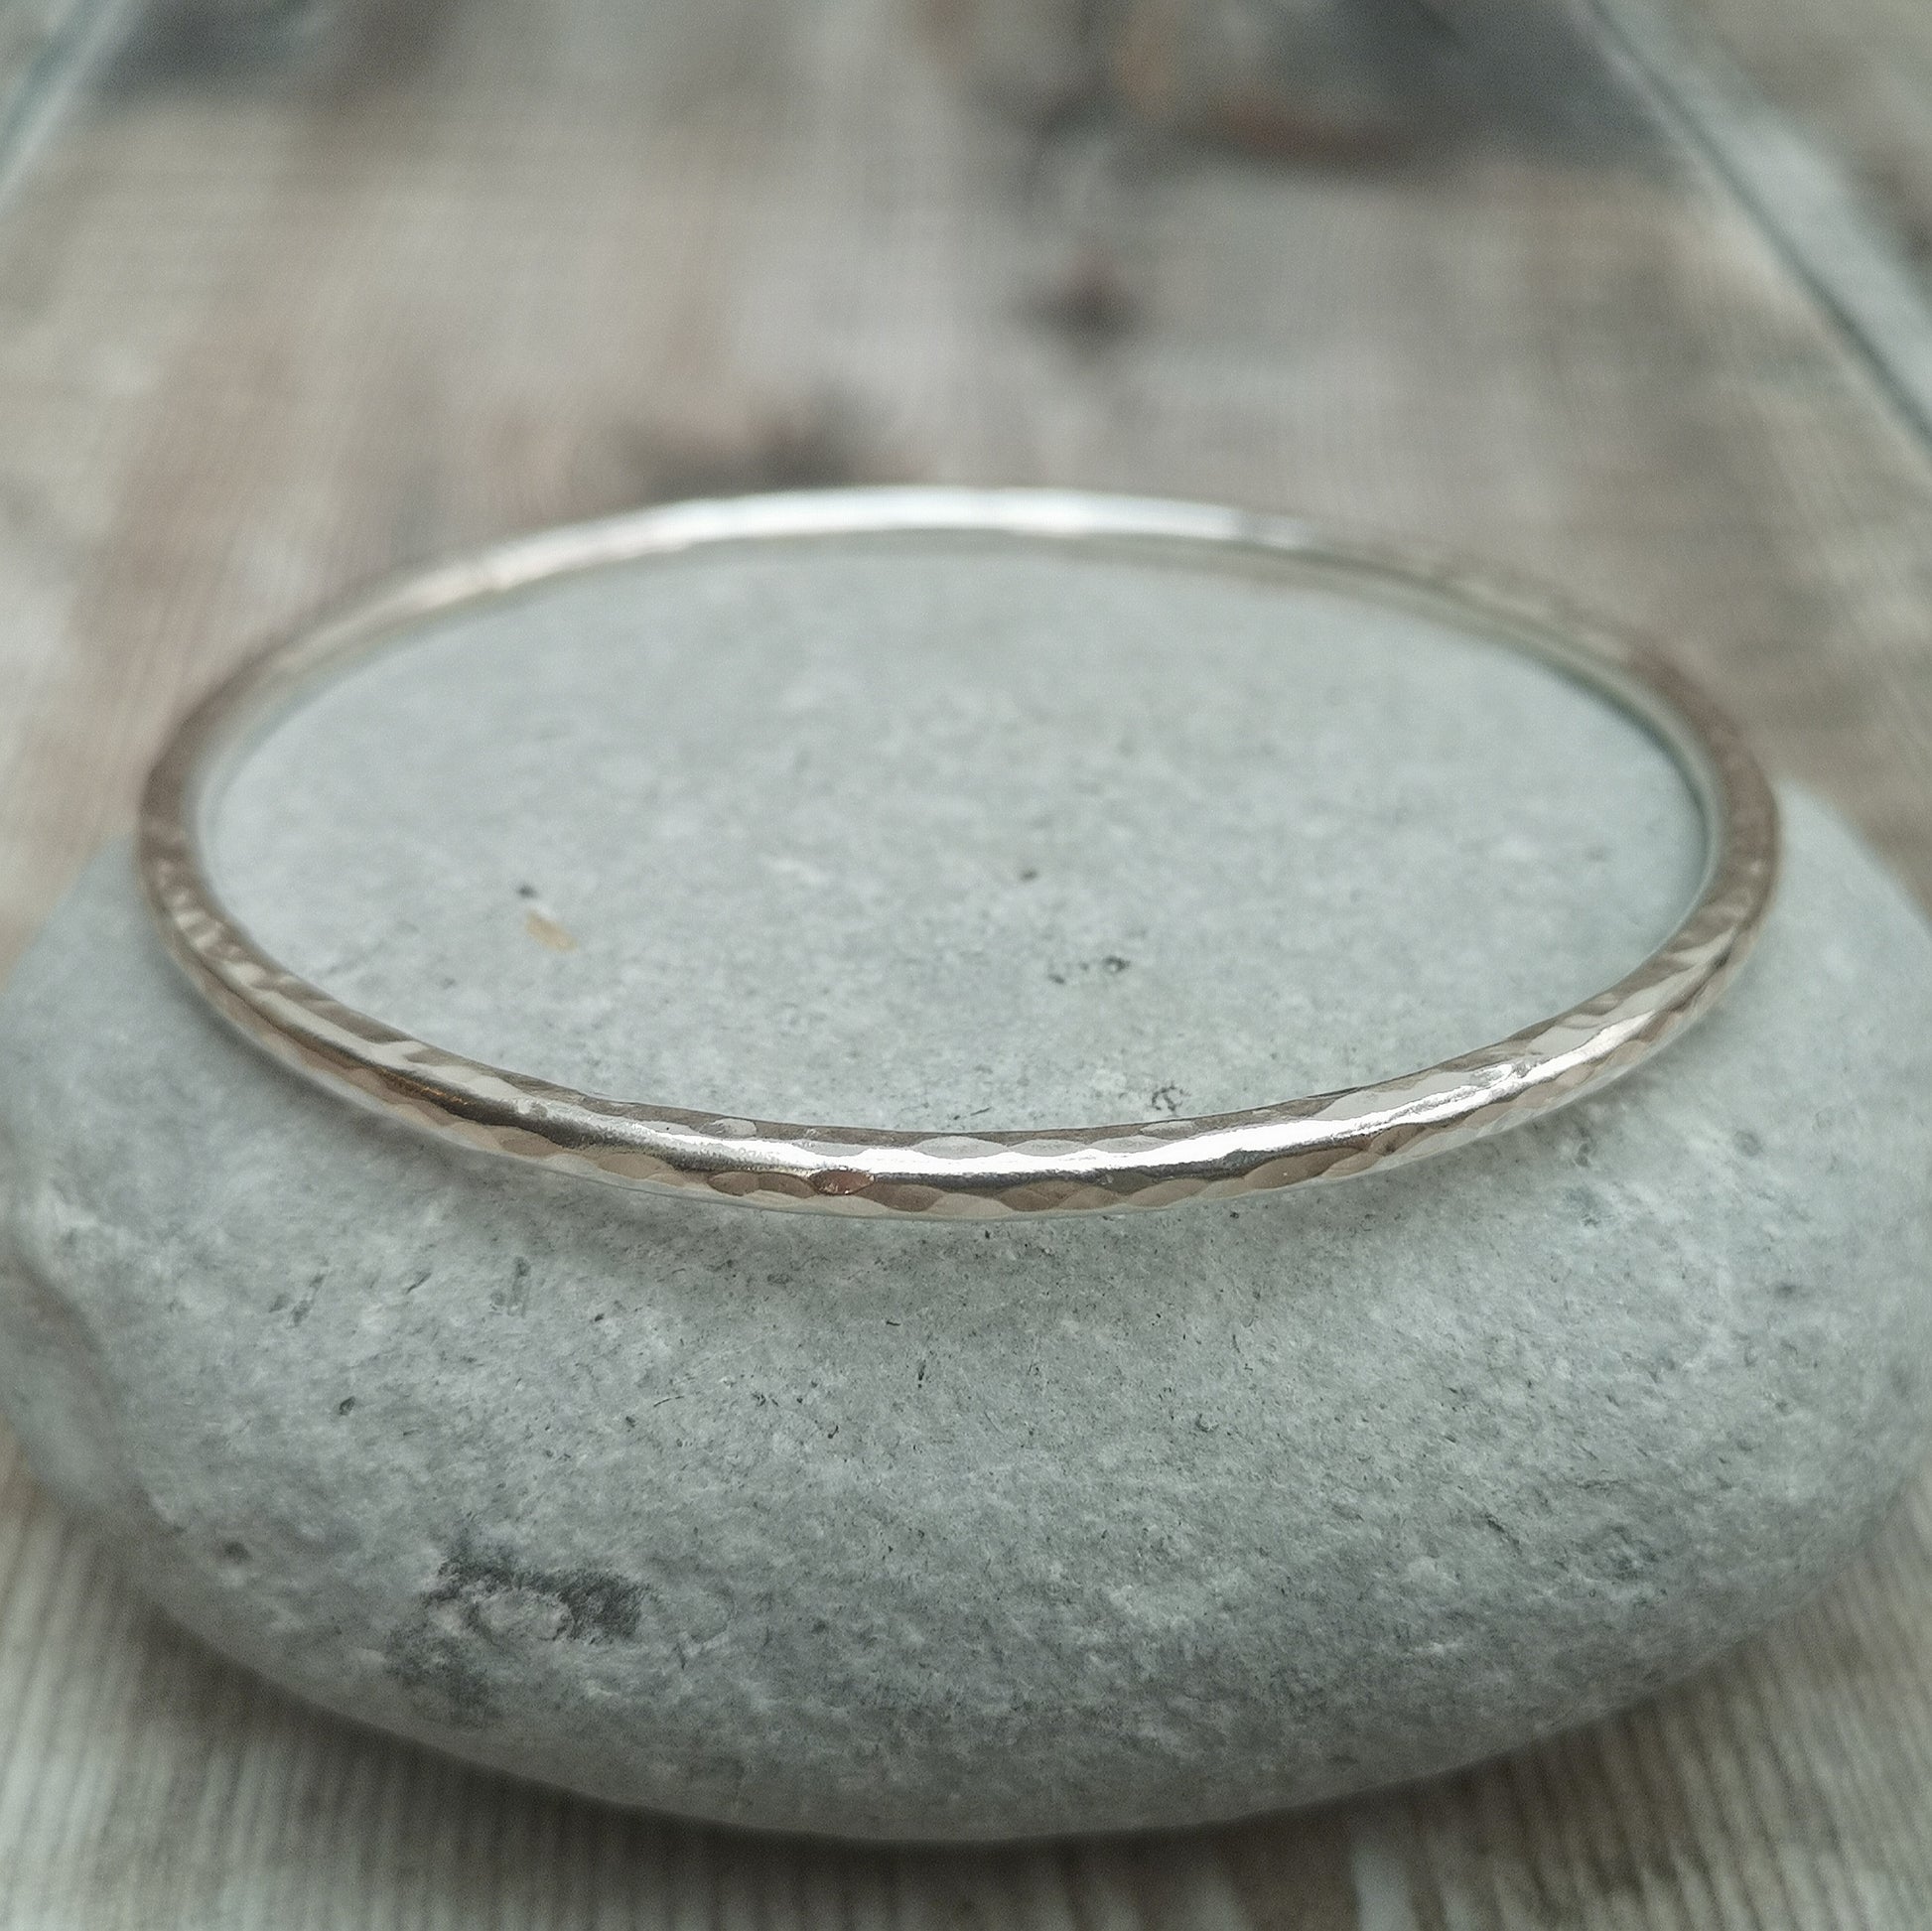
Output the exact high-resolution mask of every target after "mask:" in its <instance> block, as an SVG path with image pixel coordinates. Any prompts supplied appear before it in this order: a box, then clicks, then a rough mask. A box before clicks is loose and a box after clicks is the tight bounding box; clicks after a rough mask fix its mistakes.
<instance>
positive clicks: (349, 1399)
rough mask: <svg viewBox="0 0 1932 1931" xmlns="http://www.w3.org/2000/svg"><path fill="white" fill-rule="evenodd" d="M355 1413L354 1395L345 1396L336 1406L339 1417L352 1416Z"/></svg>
mask: <svg viewBox="0 0 1932 1931" xmlns="http://www.w3.org/2000/svg"><path fill="white" fill-rule="evenodd" d="M354 1412H355V1397H354V1396H353V1395H345V1396H344V1397H343V1398H342V1400H341V1401H339V1402H338V1403H337V1404H336V1413H337V1414H338V1415H352V1414H353V1413H354Z"/></svg>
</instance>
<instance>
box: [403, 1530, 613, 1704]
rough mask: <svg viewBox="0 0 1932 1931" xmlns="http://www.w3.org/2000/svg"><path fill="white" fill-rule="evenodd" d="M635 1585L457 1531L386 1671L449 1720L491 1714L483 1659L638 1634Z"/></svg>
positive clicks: (610, 1572) (491, 1698)
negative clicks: (536, 1559)
mask: <svg viewBox="0 0 1932 1931" xmlns="http://www.w3.org/2000/svg"><path fill="white" fill-rule="evenodd" d="M643 1606H644V1591H643V1586H642V1585H640V1584H638V1583H634V1582H632V1581H631V1580H630V1579H629V1578H628V1577H624V1576H620V1575H619V1574H617V1572H616V1571H614V1570H607V1569H597V1568H593V1567H590V1566H588V1565H586V1566H580V1567H578V1568H573V1569H544V1568H541V1567H540V1566H538V1565H537V1564H534V1563H527V1562H524V1561H522V1560H520V1559H519V1558H517V1557H516V1556H514V1555H512V1554H511V1553H510V1552H509V1551H507V1550H505V1549H502V1548H500V1547H496V1546H492V1545H488V1544H483V1543H478V1542H474V1541H472V1540H471V1539H470V1538H469V1537H468V1536H467V1535H466V1536H463V1537H460V1538H459V1539H458V1541H457V1543H456V1544H455V1546H454V1547H453V1548H452V1549H451V1551H450V1554H449V1556H448V1558H447V1559H446V1561H445V1562H444V1564H443V1566H442V1568H441V1569H440V1570H439V1571H438V1572H437V1576H436V1581H435V1583H434V1584H433V1585H432V1586H431V1587H429V1588H428V1589H426V1590H425V1591H424V1592H423V1593H422V1595H421V1596H420V1597H419V1598H418V1600H417V1607H416V1612H415V1613H414V1614H413V1615H412V1616H411V1617H410V1618H409V1620H408V1621H407V1622H405V1623H404V1624H402V1626H401V1627H400V1628H398V1629H397V1630H396V1631H395V1632H394V1634H393V1635H392V1636H391V1637H390V1639H389V1642H388V1644H387V1645H386V1647H385V1649H384V1660H385V1662H386V1664H387V1667H388V1670H389V1674H390V1675H391V1676H392V1677H394V1678H395V1679H396V1681H397V1682H398V1683H400V1684H402V1685H403V1687H404V1688H405V1689H407V1690H408V1691H410V1692H411V1693H412V1694H413V1695H414V1696H415V1698H416V1699H417V1701H418V1702H419V1703H420V1704H421V1705H422V1707H423V1708H424V1709H425V1710H426V1711H427V1712H428V1713H429V1714H430V1715H432V1716H434V1717H436V1718H437V1719H439V1720H440V1721H441V1722H443V1723H445V1724H450V1725H451V1726H452V1727H453V1728H463V1729H469V1728H476V1727H478V1726H480V1725H482V1724H487V1723H489V1722H490V1720H491V1719H492V1717H493V1716H494V1714H495V1698H494V1695H493V1693H492V1690H491V1686H490V1665H491V1664H492V1663H493V1662H494V1661H495V1660H496V1659H497V1658H499V1657H500V1658H511V1657H515V1656H517V1655H518V1654H519V1653H520V1654H523V1655H527V1654H528V1653H529V1652H530V1650H531V1649H532V1648H533V1647H534V1646H535V1645H536V1644H537V1643H539V1642H571V1643H587V1644H602V1643H613V1642H629V1641H633V1640H634V1639H635V1638H636V1635H637V1632H638V1628H639V1626H640V1624H641V1622H642V1619H643Z"/></svg>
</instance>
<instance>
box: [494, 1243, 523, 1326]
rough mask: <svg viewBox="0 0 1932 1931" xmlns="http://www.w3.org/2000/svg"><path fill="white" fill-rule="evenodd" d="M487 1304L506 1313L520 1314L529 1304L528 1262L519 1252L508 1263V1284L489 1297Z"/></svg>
mask: <svg viewBox="0 0 1932 1931" xmlns="http://www.w3.org/2000/svg"><path fill="white" fill-rule="evenodd" d="M489 1305H490V1306H491V1307H492V1308H496V1309H499V1310H501V1311H502V1312H504V1313H506V1314H521V1313H526V1312H527V1311H528V1310H529V1306H530V1263H529V1262H528V1261H526V1260H525V1259H524V1258H523V1256H522V1255H521V1254H519V1255H517V1257H516V1259H515V1260H514V1261H513V1262H512V1263H511V1264H510V1284H509V1286H508V1287H507V1288H498V1289H497V1290H496V1292H495V1293H494V1294H492V1295H491V1296H490V1297H489Z"/></svg>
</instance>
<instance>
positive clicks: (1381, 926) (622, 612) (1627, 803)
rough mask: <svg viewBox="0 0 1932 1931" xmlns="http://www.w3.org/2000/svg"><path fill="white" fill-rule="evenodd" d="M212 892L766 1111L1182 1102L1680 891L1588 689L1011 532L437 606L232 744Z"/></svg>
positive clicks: (1540, 1001)
mask: <svg viewBox="0 0 1932 1931" xmlns="http://www.w3.org/2000/svg"><path fill="white" fill-rule="evenodd" d="M212 842H213V852H214V865H215V872H216V877H217V880H218V883H219V885H220V888H221V890H222V891H223V893H224V895H225V896H226V897H227V898H228V900H229V902H230V904H231V905H232V906H233V908H234V910H235V911H236V912H237V913H238V914H239V916H240V917H241V918H242V920H243V921H244V922H245V923H246V924H247V925H248V926H250V927H251V929H252V930H253V931H254V932H255V934H256V935H257V936H258V937H259V938H260V939H261V940H262V941H263V942H264V943H265V944H266V945H267V946H268V947H269V948H270V949H271V950H272V951H274V952H275V953H276V954H277V955H278V956H280V957H281V958H282V959H283V960H284V962H285V963H287V964H289V965H290V966H292V967H293V968H294V969H295V970H297V971H298V972H300V973H302V974H303V975H304V976H305V977H307V978H309V979H312V980H314V981H315V982H317V983H318V984H320V985H322V986H323V987H325V988H326V989H328V990H329V991H330V992H332V993H333V994H335V995H336V996H337V997H338V998H341V999H343V1000H345V1001H346V1002H347V1003H349V1004H351V1005H354V1006H358V1007H360V1008H362V1009H363V1010H365V1011H368V1012H370V1013H372V1014H374V1015H376V1016H378V1017H380V1018H381V1019H383V1020H384V1021H386V1022H387V1023H389V1024H391V1025H393V1026H397V1027H400V1028H403V1029H405V1030H407V1031H409V1032H411V1033H414V1034H417V1035H418V1036H421V1037H424V1038H427V1039H431V1040H433V1041H435V1042H436V1043H438V1044H440V1045H444V1046H447V1047H451V1048H454V1049H456V1050H458V1051H461V1052H463V1053H466V1054H468V1055H470V1056H472V1057H474V1058H479V1059H483V1060H486V1061H491V1062H494V1063H496V1064H500V1065H506V1066H511V1067H514V1068H516V1069H518V1070H519V1071H523V1072H527V1073H532V1074H535V1075H538V1076H541V1077H545V1078H548V1079H552V1080H555V1081H558V1082H560V1083H564V1084H568V1085H572V1086H577V1087H582V1088H585V1089H587V1090H590V1091H595V1092H605V1093H612V1094H618V1095H622V1096H626V1097H639V1098H641V1097H649V1098H653V1099H659V1100H665V1101H669V1102H671V1103H674V1104H677V1105H682V1106H689V1107H696V1108H714V1109H717V1110H720V1111H730V1112H738V1113H743V1114H748V1115H753V1116H757V1117H763V1118H780V1119H784V1118H789V1119H799V1120H815V1121H826V1122H840V1123H849V1124H866V1125H877V1126H884V1127H927V1128H934V1129H945V1128H960V1127H974V1128H982V1129H985V1128H993V1127H1026V1126H1046V1125H1055V1124H1070V1123H1073V1122H1078V1121H1095V1122H1099V1121H1107V1120H1122V1119H1140V1118H1149V1117H1157V1116H1159V1115H1161V1114H1180V1115H1188V1114H1202V1113H1211V1112H1216V1111H1222V1110H1231V1109H1234V1108H1238V1107H1244V1106H1252V1105H1258V1104H1263V1103H1265V1102H1267V1101H1269V1100H1274V1099H1281V1098H1287V1097H1289V1096H1291V1095H1293V1094H1296V1093H1302V1092H1312V1091H1320V1090H1323V1089H1326V1088H1331V1087H1336V1086H1342V1085H1348V1084H1354V1083H1358V1082H1361V1081H1364V1080H1369V1079H1375V1078H1379V1077H1383V1076H1385V1075H1389V1074H1393V1073H1398V1072H1401V1071H1404V1070H1407V1069H1409V1068H1411V1067H1415V1066H1420V1065H1424V1064H1427V1063H1430V1062H1431V1061H1434V1060H1437V1059H1441V1058H1444V1057H1447V1056H1449V1055H1450V1054H1453V1053H1455V1052H1458V1051H1461V1050H1464V1049H1467V1048H1469V1047H1472V1046H1475V1045H1479V1044H1481V1043H1484V1042H1485V1041H1487V1040H1490V1039H1494V1038H1499V1037H1502V1036H1504V1035H1506V1034H1509V1033H1511V1032H1513V1031H1515V1030H1516V1029H1517V1028H1519V1027H1521V1026H1524V1025H1527V1024H1529V1023H1530V1022H1532V1021H1534V1020H1536V1019H1538V1018H1541V1017H1543V1016H1545V1015H1547V1014H1550V1013H1554V1012H1557V1011H1560V1010H1562V1009H1563V1008H1564V1007H1566V1006H1568V1005H1570V1004H1572V1003H1574V1002H1575V1001H1577V1000H1579V999H1581V998H1583V997H1585V996H1587V994H1588V993H1590V992H1592V991H1594V990H1596V989H1597V988H1598V987H1601V986H1605V985H1608V984H1610V983H1611V982H1612V981H1614V980H1615V979H1617V978H1618V977H1620V976H1621V975H1622V974H1623V973H1624V972H1626V971H1627V970H1628V969H1629V968H1630V967H1631V966H1633V965H1634V964H1635V963H1636V962H1637V961H1638V960H1639V959H1640V958H1641V957H1642V956H1643V955H1644V954H1645V953H1646V952H1648V951H1649V950H1650V949H1651V948H1652V947H1653V946H1654V945H1655V944H1656V943H1657V942H1658V941H1659V940H1660V939H1662V938H1663V937H1664V936H1665V934H1666V933H1667V932H1668V931H1669V929H1670V928H1671V926H1672V924H1673V923H1674V922H1675V920H1676V919H1677V917H1678V916H1679V915H1680V913H1681V911H1682V910H1683V908H1684V906H1685V904H1686V903H1687V902H1688V901H1689V899H1690V897H1692V895H1693V893H1694V892H1695V889H1696V884H1697V877H1698V872H1699V862H1700V857H1701V850H1702V840H1701V835H1700V831H1699V826H1698V821H1697V814H1696V806H1695V803H1694V801H1693V800H1692V798H1691V796H1690V794H1689V792H1688V791H1687V789H1686V787H1685V786H1684V784H1683V782H1682V780H1681V778H1680V777H1679V775H1678V773H1677V771H1676V769H1675V767H1674V765H1673V764H1672V762H1671V760H1670V759H1669V757H1668V756H1667V754H1666V753H1665V752H1664V751H1663V750H1662V748H1661V747H1659V746H1658V745H1657V744H1656V743H1655V742H1654V741H1653V740H1652V739H1651V738H1650V737H1649V735H1648V734H1647V733H1646V732H1645V731H1644V729H1643V728H1642V727H1641V726H1640V725H1638V724H1636V723H1635V722H1633V721H1632V720H1630V719H1628V718H1627V717H1625V716H1624V715H1623V714H1622V713H1621V712H1620V711H1618V710H1617V709H1616V708H1615V707H1614V706H1612V705H1611V704H1609V703H1608V702H1607V701H1605V700H1604V699H1603V698H1601V697H1600V696H1598V695H1597V694H1596V693H1594V692H1592V691H1590V690H1588V689H1587V688H1585V687H1584V686H1582V685H1580V684H1578V683H1576V682H1575V681H1573V680H1571V679H1568V678H1566V677H1565V676H1564V675H1562V674H1561V673H1560V672H1558V671H1556V670H1553V669H1551V668H1549V667H1547V666H1545V665H1543V664H1541V663H1539V662H1536V661H1533V660H1531V659H1529V658H1527V657H1525V656H1523V655H1521V654H1519V653H1517V652H1515V651H1514V650H1512V649H1510V648H1508V647H1507V646H1505V645H1500V644H1496V643H1493V642H1490V641H1488V640H1485V639H1484V638H1482V637H1480V636H1477V635H1473V634H1468V633H1462V632H1458V631H1456V630H1453V629H1450V628H1449V627H1447V626H1446V624H1445V623H1444V622H1443V621H1442V620H1440V619H1438V618H1434V617H1425V616H1421V615H1418V614H1415V613H1413V612H1407V611H1399V610H1395V609H1384V608H1381V607H1377V606H1365V605H1364V604H1362V603H1361V602H1360V601H1358V600H1356V599H1354V598H1351V597H1349V596H1347V595H1345V594H1342V593H1338V592H1337V591H1335V590H1333V589H1331V588H1324V587H1320V586H1318V585H1315V584H1312V583H1311V582H1308V581H1306V580H1298V579H1296V578H1295V577H1294V576H1292V575H1287V574H1284V575H1281V576H1279V577H1271V576H1261V575H1257V574H1255V573H1254V572H1253V571H1252V570H1248V571H1246V572H1243V573H1241V574H1234V573H1232V572H1230V573H1227V574H1218V573H1216V572H1213V571H1211V570H1210V569H1207V568H1182V567H1179V566H1176V565H1174V564H1173V563H1170V562H1160V563H1157V562H1148V561H1137V560H1133V559H1130V558H1127V557H1124V556H1103V555H1078V556H1076V555H1068V554H1062V553H1057V552H1048V551H1043V550H1041V549H1040V548H1038V547H1036V546H1032V545H1029V544H1027V543H1025V542H1023V541H1021V540H1017V539H989V538H984V537H980V538H972V539H962V538H958V537H943V536H919V537H912V536H898V537H894V538H892V539H878V538H870V539H854V538H842V539H824V540H818V541H812V542H797V541H793V542H790V543H787V544H785V545H783V546H771V547H759V546H729V547H727V548H724V549H721V550H718V551H715V552H699V553H695V554H689V555H684V556H677V557H672V558H664V559H653V560H650V561H648V562H645V563H639V564H627V565H621V566H614V567H607V568H604V569H601V570H597V571H594V572H590V573H586V574H584V575H581V576H577V577H574V578H569V579H563V580H558V581H554V582H551V583H548V584H545V585H542V586H539V587H537V588H536V589H533V590H528V591H525V592H522V593H519V594H517V595H516V596H514V597H512V598H508V599H505V600H502V601H500V602H497V603H495V604H491V605H484V606H477V607H471V608H468V609H465V610H461V611H458V612H456V613H455V614H453V615H446V616H444V617H441V618H438V619H434V620H430V621H425V622H424V623H423V624H422V625H421V626H420V628H419V630H418V631H416V632H414V633H412V634H410V635H409V636H408V637H407V638H405V639H404V640H403V643H402V646H401V647H398V648H393V649H390V650H388V651H386V652H385V653H384V654H382V655H380V656H378V657H376V658H373V659H370V660H368V661H366V662H364V663H363V664H362V665H360V666H358V667H357V668H356V669H354V670H353V671H351V672H349V673H347V674H346V675H345V676H343V677H341V678H340V679H338V680H337V681H336V682H334V683H333V684H331V685H329V686H327V687H325V688H324V689H322V690H321V691H320V692H318V693H317V694H315V695H313V696H312V697H310V698H309V699H308V700H306V701H305V702H304V703H303V705H302V706H301V707H299V708H298V709H297V710H295V711H294V712H292V713H291V714H289V716H288V717H286V718H285V719H284V720H282V721H281V722H280V723H279V724H278V725H277V726H276V727H275V728H274V729H273V730H272V731H271V732H270V733H269V734H268V736H267V737H266V738H265V739H264V740H263V741H262V742H261V743H260V744H259V745H258V746H257V747H256V748H255V749H254V750H253V751H252V752H251V753H250V755H249V757H248V759H246V761H245V762H244V763H243V764H242V765H241V767H240V768H239V770H238V771H237V773H236V775H235V777H234V780H233V782H232V783H231V785H230V787H229V789H228V791H227V793H226V795H225V798H224V800H223V803H222V805H221V808H220V811H219V814H218V816H217V819H216V822H215V824H214V827H213V841H212Z"/></svg>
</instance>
